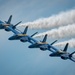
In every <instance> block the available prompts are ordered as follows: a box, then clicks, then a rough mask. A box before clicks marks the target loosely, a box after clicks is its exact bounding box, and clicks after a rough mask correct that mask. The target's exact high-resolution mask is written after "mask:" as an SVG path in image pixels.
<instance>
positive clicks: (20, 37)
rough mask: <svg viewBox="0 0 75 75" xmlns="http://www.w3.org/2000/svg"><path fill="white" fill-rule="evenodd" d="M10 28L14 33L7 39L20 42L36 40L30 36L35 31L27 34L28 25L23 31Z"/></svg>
mask: <svg viewBox="0 0 75 75" xmlns="http://www.w3.org/2000/svg"><path fill="white" fill-rule="evenodd" d="M10 30H11V31H12V32H13V33H14V35H13V36H11V37H10V38H9V40H20V41H21V42H30V43H33V42H36V40H35V39H33V38H32V37H33V36H34V35H35V34H37V33H38V32H35V33H34V34H32V35H31V36H29V35H27V30H28V26H26V28H25V30H24V32H18V31H17V30H13V29H12V28H10Z"/></svg>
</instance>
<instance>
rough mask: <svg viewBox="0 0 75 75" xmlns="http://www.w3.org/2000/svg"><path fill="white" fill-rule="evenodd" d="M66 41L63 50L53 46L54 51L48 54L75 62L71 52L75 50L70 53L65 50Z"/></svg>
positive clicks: (66, 46)
mask: <svg viewBox="0 0 75 75" xmlns="http://www.w3.org/2000/svg"><path fill="white" fill-rule="evenodd" d="M67 48H68V43H67V44H66V45H65V47H64V49H63V50H58V49H56V48H55V47H54V48H53V49H54V50H55V52H53V53H51V54H50V55H49V56H51V57H61V59H63V60H67V59H70V60H72V61H73V62H75V58H74V57H73V54H75V51H74V52H72V53H69V52H67Z"/></svg>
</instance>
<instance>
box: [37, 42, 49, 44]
mask: <svg viewBox="0 0 75 75" xmlns="http://www.w3.org/2000/svg"><path fill="white" fill-rule="evenodd" d="M38 44H48V43H47V42H38Z"/></svg>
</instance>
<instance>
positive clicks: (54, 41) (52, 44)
mask: <svg viewBox="0 0 75 75" xmlns="http://www.w3.org/2000/svg"><path fill="white" fill-rule="evenodd" d="M57 41H58V40H55V41H54V42H52V43H51V44H50V45H53V44H54V43H55V42H57Z"/></svg>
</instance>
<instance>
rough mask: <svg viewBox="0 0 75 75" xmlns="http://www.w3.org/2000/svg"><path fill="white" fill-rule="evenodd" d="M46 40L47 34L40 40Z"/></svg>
mask: <svg viewBox="0 0 75 75" xmlns="http://www.w3.org/2000/svg"><path fill="white" fill-rule="evenodd" d="M46 40H47V34H46V35H45V36H44V38H43V41H42V42H46Z"/></svg>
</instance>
